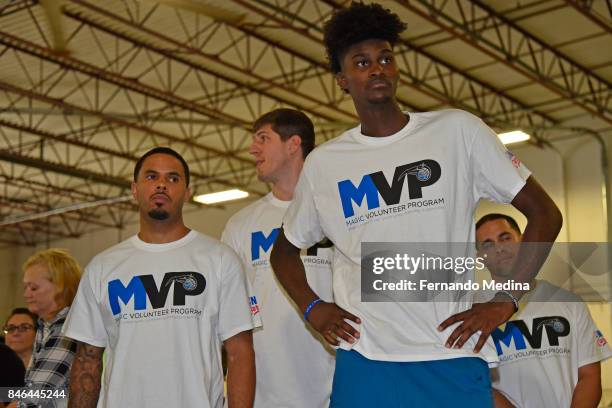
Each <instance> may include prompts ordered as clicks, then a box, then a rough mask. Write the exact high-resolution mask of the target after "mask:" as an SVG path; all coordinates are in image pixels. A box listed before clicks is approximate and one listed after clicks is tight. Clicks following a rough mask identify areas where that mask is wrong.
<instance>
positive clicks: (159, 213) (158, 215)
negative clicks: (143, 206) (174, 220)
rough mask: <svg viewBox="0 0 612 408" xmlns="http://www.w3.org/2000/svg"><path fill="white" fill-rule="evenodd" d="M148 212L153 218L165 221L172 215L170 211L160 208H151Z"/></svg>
mask: <svg viewBox="0 0 612 408" xmlns="http://www.w3.org/2000/svg"><path fill="white" fill-rule="evenodd" d="M147 214H148V215H149V217H150V218H153V219H154V220H157V221H164V220H167V219H168V218H169V217H170V214H168V211H164V210H158V209H155V210H151V211H149V212H148V213H147Z"/></svg>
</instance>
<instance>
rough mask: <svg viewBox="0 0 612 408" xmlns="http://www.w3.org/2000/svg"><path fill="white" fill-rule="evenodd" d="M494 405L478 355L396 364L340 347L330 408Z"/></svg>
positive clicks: (486, 370) (473, 407) (484, 366)
mask: <svg viewBox="0 0 612 408" xmlns="http://www.w3.org/2000/svg"><path fill="white" fill-rule="evenodd" d="M372 407H376V408H379V407H380V408H404V407H406V408H407V407H411V408H412V407H427V408H437V407H440V408H447V407H454V408H460V407H470V408H476V407H477V408H481V407H482V408H492V407H493V394H492V391H491V379H490V376H489V367H488V365H487V363H486V362H485V361H484V360H482V359H480V358H477V357H464V358H453V359H448V360H434V361H416V362H393V361H376V360H369V359H367V358H365V357H364V356H362V355H361V354H359V353H358V352H356V351H354V350H351V351H346V350H341V349H338V350H337V353H336V371H335V373H334V384H333V388H332V395H331V403H330V408H372Z"/></svg>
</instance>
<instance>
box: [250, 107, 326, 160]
mask: <svg viewBox="0 0 612 408" xmlns="http://www.w3.org/2000/svg"><path fill="white" fill-rule="evenodd" d="M265 125H270V126H271V127H272V130H274V131H275V132H276V133H278V134H279V136H280V138H281V140H283V141H286V140H287V139H289V138H290V137H291V136H293V135H298V136H299V137H300V139H301V140H302V142H301V143H300V146H301V147H302V157H304V158H306V156H308V153H310V152H311V151H312V149H314V145H315V132H314V125H313V124H312V121H311V120H310V119H309V118H308V116H306V115H305V114H304V113H303V112H300V111H298V110H295V109H287V108H281V109H275V110H273V111H270V112H268V113H266V114H264V115H262V116H260V117H259V119H257V120H256V121H255V123H254V124H253V132H257V131H258V130H259V129H261V128H262V127H263V126H265Z"/></svg>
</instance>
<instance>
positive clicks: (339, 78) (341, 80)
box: [336, 71, 348, 93]
mask: <svg viewBox="0 0 612 408" xmlns="http://www.w3.org/2000/svg"><path fill="white" fill-rule="evenodd" d="M336 83H337V84H338V86H339V87H340V89H342V90H343V91H344V92H346V93H348V89H347V87H348V81H347V80H346V75H344V73H343V72H342V71H340V72H338V73H337V74H336Z"/></svg>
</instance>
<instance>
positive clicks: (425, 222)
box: [284, 110, 529, 362]
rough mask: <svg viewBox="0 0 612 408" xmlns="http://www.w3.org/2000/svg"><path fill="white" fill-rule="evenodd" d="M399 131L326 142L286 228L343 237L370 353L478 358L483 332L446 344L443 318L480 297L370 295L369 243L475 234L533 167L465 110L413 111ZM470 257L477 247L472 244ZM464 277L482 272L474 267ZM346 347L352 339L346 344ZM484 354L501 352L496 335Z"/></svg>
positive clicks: (302, 242)
mask: <svg viewBox="0 0 612 408" xmlns="http://www.w3.org/2000/svg"><path fill="white" fill-rule="evenodd" d="M409 116H410V120H409V122H408V124H407V125H406V126H405V127H404V128H403V129H401V130H400V131H399V132H397V133H396V134H394V135H391V136H387V137H380V138H376V137H368V136H365V135H363V134H361V129H360V127H356V128H354V129H351V130H349V131H347V132H345V133H344V134H342V135H341V136H340V137H338V138H336V139H333V140H331V141H329V142H326V143H324V144H323V145H321V146H320V147H318V148H317V149H315V150H314V151H313V152H312V153H311V154H310V155H309V156H308V158H307V159H306V163H305V165H304V169H303V170H302V174H301V176H300V180H299V182H298V185H297V188H296V191H295V195H294V201H293V204H292V205H291V206H290V207H289V209H288V211H287V214H286V216H285V219H284V224H285V235H286V236H287V239H288V240H289V241H290V242H291V243H292V244H294V245H295V246H297V247H300V248H304V247H308V246H310V245H312V244H313V243H315V242H318V241H319V240H320V239H321V238H322V237H323V236H326V237H328V238H329V239H331V241H332V242H334V244H335V248H336V253H335V257H334V263H333V288H334V299H335V301H336V303H337V304H338V305H339V306H340V307H342V308H344V309H346V310H348V311H349V312H351V313H353V314H355V315H357V316H359V317H360V318H361V320H362V324H361V327H360V332H361V337H360V339H359V341H358V342H357V343H356V344H355V345H354V349H355V350H357V351H358V352H359V353H361V354H363V355H364V356H366V357H367V358H370V359H373V360H385V361H424V360H440V359H446V358H454V357H473V356H475V354H474V353H473V352H472V350H473V348H474V346H475V344H476V341H477V336H472V338H471V339H470V341H468V342H467V343H466V345H464V346H463V348H462V349H459V350H457V349H447V348H446V347H444V343H445V341H446V340H447V338H448V336H449V335H450V333H451V332H452V329H453V328H454V327H455V326H451V327H450V328H448V329H447V330H445V331H444V332H442V333H440V332H438V331H437V329H436V328H437V326H438V325H439V324H440V323H441V322H442V321H443V320H445V319H446V318H448V317H449V316H451V315H452V314H454V313H457V312H461V311H464V310H466V309H468V308H469V307H470V306H471V300H470V299H469V298H467V299H465V298H464V300H462V301H459V302H446V303H440V302H437V303H433V302H430V303H412V302H411V303H399V302H376V303H373V302H370V303H363V302H361V292H360V286H361V270H360V262H361V258H360V257H361V243H362V242H368V241H369V242H442V243H445V242H459V243H467V242H473V241H474V238H475V232H474V211H475V208H476V206H477V204H478V201H479V200H480V199H481V198H486V199H489V200H494V201H497V202H502V203H509V202H510V201H512V199H513V198H514V196H515V195H516V194H517V193H518V192H519V191H520V190H521V188H522V187H523V186H524V185H525V180H526V179H527V177H528V175H529V171H528V170H527V169H526V168H524V166H523V165H522V164H521V163H520V161H518V159H516V157H514V156H513V155H512V154H511V153H510V152H508V151H507V150H506V149H505V148H504V146H503V145H502V144H501V142H500V141H499V139H498V138H497V136H496V135H495V133H494V132H493V131H492V130H491V129H490V128H488V127H487V126H486V125H485V124H484V123H483V122H482V121H481V120H479V119H478V118H476V117H475V116H473V115H471V114H469V113H467V112H463V111H459V110H445V111H439V112H427V113H410V114H409ZM465 248H466V250H465V251H466V252H467V253H465V256H474V254H473V253H472V251H474V249H473V245H465ZM463 278H464V279H469V278H472V279H473V272H472V271H470V272H466V273H465V274H464V276H463ZM344 347H347V345H346V344H344ZM480 356H481V357H482V358H485V359H486V360H487V361H489V362H494V361H496V360H497V355H496V353H495V350H494V349H493V346H492V343H491V342H489V343H488V344H487V347H486V348H485V349H483V351H482V352H481V354H480Z"/></svg>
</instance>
